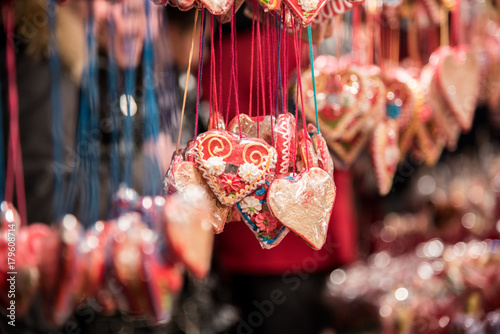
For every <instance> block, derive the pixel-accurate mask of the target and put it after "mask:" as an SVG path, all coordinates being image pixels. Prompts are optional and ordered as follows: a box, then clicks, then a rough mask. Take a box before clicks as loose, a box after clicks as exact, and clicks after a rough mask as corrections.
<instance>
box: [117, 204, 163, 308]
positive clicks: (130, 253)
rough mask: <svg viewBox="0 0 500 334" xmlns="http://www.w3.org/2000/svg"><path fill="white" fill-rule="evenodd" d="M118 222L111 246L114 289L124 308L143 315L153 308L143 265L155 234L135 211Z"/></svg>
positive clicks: (121, 217)
mask: <svg viewBox="0 0 500 334" xmlns="http://www.w3.org/2000/svg"><path fill="white" fill-rule="evenodd" d="M116 224H117V227H118V228H117V230H116V233H114V237H113V238H112V239H111V240H112V242H111V245H110V246H111V247H110V248H111V252H110V254H111V259H110V264H109V265H110V270H109V271H108V282H111V283H112V284H113V285H114V286H113V287H110V291H111V292H112V293H113V297H114V299H115V300H116V303H117V305H118V308H119V309H120V310H121V311H124V312H128V313H131V314H134V315H143V314H144V313H145V312H146V311H147V310H148V309H149V300H148V294H147V285H146V282H145V273H144V268H143V265H142V264H143V262H144V260H145V257H146V255H145V253H146V252H145V250H146V249H148V247H149V248H151V247H152V244H153V240H154V233H153V232H152V231H151V230H150V229H148V228H147V226H146V225H145V224H144V223H143V222H142V221H141V218H140V215H139V214H138V213H135V212H133V213H127V214H124V215H122V216H120V217H119V218H118V219H117V222H116ZM148 245H149V246H148ZM151 251H152V250H151Z"/></svg>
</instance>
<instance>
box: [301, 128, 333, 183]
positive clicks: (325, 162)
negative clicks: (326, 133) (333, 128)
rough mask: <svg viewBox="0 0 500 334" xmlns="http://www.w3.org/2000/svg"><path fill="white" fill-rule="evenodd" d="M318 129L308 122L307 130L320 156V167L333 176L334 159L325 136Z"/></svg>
mask: <svg viewBox="0 0 500 334" xmlns="http://www.w3.org/2000/svg"><path fill="white" fill-rule="evenodd" d="M317 130H318V129H317V128H316V127H315V126H314V125H312V124H307V131H308V132H309V134H312V135H311V142H312V145H313V148H314V151H315V152H316V154H317V156H318V167H319V168H321V169H322V170H324V171H325V172H327V173H328V174H329V175H332V176H333V160H332V156H331V155H330V151H329V150H328V145H327V144H326V140H325V138H323V136H322V135H321V133H318V131H317Z"/></svg>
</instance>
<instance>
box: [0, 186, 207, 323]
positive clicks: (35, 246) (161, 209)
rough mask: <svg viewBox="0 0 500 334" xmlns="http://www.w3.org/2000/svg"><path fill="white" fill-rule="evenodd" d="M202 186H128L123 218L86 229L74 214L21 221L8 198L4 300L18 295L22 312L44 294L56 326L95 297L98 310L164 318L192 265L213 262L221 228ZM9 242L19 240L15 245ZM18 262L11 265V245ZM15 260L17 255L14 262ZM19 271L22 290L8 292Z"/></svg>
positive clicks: (118, 210)
mask: <svg viewBox="0 0 500 334" xmlns="http://www.w3.org/2000/svg"><path fill="white" fill-rule="evenodd" d="M199 194H200V191H199V189H197V188H196V187H195V186H193V187H189V188H187V189H185V190H184V192H183V193H182V194H178V195H172V196H168V197H167V198H166V199H165V198H163V197H160V196H157V197H139V196H137V194H136V193H135V192H134V191H133V190H131V189H126V188H124V189H121V190H120V192H119V194H118V196H117V199H116V201H115V203H114V207H113V211H114V216H115V217H117V218H116V219H112V220H109V221H105V222H104V221H98V222H96V223H95V224H94V225H93V226H92V227H91V228H89V229H88V230H86V231H84V230H83V228H82V226H81V225H80V223H79V222H78V221H77V219H76V218H75V217H74V216H72V215H66V216H65V217H64V218H63V219H62V221H61V223H60V224H58V225H57V226H48V225H45V224H41V223H36V224H32V225H29V226H21V221H20V218H19V215H18V214H17V211H16V209H15V208H14V206H13V205H12V204H9V203H7V202H3V203H2V204H1V216H0V229H1V236H0V259H1V261H0V278H1V281H0V291H1V293H0V305H1V307H2V308H4V309H7V307H8V306H9V305H10V302H11V300H15V306H16V317H18V318H21V317H22V316H23V315H25V314H26V312H27V311H28V310H29V308H30V305H31V304H32V302H33V300H34V299H35V297H36V296H37V295H39V297H40V298H39V299H40V301H41V304H42V309H43V313H44V316H45V319H47V322H48V323H49V325H52V326H61V325H63V324H64V323H65V321H66V320H67V319H68V318H69V317H70V316H71V314H72V313H73V312H74V311H75V310H76V309H78V307H82V306H85V305H86V303H87V302H88V301H89V300H90V299H92V300H93V301H94V302H93V303H89V304H91V305H93V307H94V308H95V310H96V311H97V312H100V313H102V314H114V313H115V312H116V311H121V312H125V313H127V314H129V315H131V316H135V317H140V318H143V319H144V318H145V319H149V320H150V321H151V323H164V322H167V321H168V320H169V319H170V314H171V309H172V305H173V301H174V298H175V295H176V293H177V292H179V291H180V289H181V287H182V284H183V273H184V268H187V269H188V270H189V272H190V273H191V274H192V275H194V276H195V277H197V278H203V277H205V276H206V275H207V273H208V271H209V267H210V260H211V250H212V242H213V233H212V231H211V229H210V226H209V225H207V222H208V221H209V220H208V217H209V214H210V213H209V211H208V210H207V209H206V208H207V206H208V203H207V202H205V200H204V198H203V197H200V195H199ZM9 241H12V242H11V244H9ZM12 243H13V244H14V246H13V247H15V256H14V257H13V258H14V260H15V263H14V264H13V267H10V265H8V261H7V258H8V256H9V251H12V250H11V249H9V247H12ZM9 264H10V262H9ZM11 272H15V273H16V274H15V285H16V288H15V297H14V299H12V298H10V299H9V298H7V297H8V296H9V295H8V291H9V289H10V284H9V281H7V278H8V277H10V275H11V274H10V273H11Z"/></svg>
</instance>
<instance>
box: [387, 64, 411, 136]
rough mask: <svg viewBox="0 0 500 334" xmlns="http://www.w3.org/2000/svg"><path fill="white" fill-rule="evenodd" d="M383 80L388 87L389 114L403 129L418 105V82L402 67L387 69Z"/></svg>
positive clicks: (400, 128)
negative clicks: (416, 92) (415, 90)
mask: <svg viewBox="0 0 500 334" xmlns="http://www.w3.org/2000/svg"><path fill="white" fill-rule="evenodd" d="M382 80H383V82H384V84H385V88H386V106H387V116H388V117H390V118H393V119H395V120H396V122H397V123H398V128H399V130H400V131H402V130H404V129H405V128H406V127H407V126H408V124H409V123H410V120H411V118H412V117H413V113H414V110H415V106H416V97H415V93H414V89H415V88H417V87H418V82H417V80H415V79H414V78H413V77H412V76H411V75H410V74H409V73H408V71H406V70H405V69H403V68H401V67H398V68H393V69H391V70H389V71H386V72H385V73H384V74H383V75H382Z"/></svg>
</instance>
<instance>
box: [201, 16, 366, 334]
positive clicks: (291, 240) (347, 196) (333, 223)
mask: <svg viewBox="0 0 500 334" xmlns="http://www.w3.org/2000/svg"><path fill="white" fill-rule="evenodd" d="M240 12H241V11H240ZM238 14H239V13H237V16H236V24H237V37H236V48H237V64H236V65H237V72H238V85H237V87H238V91H237V96H238V105H239V109H240V112H241V113H248V110H249V104H250V94H249V93H248V92H249V91H250V83H251V81H252V80H253V85H254V86H253V89H254V93H253V94H252V95H253V96H252V98H253V99H252V105H253V106H257V103H258V102H257V97H256V95H257V94H256V93H255V89H256V88H255V87H256V84H255V83H256V82H257V77H256V72H257V71H256V70H255V67H254V73H253V77H252V76H251V70H250V62H251V52H250V48H251V45H252V44H251V43H252V33H251V30H249V29H248V27H251V21H250V22H249V20H248V19H247V18H246V17H244V16H243V15H238ZM229 27H230V25H229V24H226V25H224V27H223V28H224V29H229ZM207 33H209V29H207ZM287 38H289V42H288V45H290V46H291V47H289V48H288V50H289V51H290V52H288V54H287V55H286V56H287V57H288V59H289V60H288V64H289V65H290V66H289V68H287V69H286V70H287V71H288V73H291V72H292V70H293V67H295V58H294V53H293V40H292V39H291V38H290V36H288V37H287ZM215 50H216V51H218V50H219V46H218V45H216V46H215ZM218 62H219V53H218V52H217V53H216V59H215V63H216V64H218ZM208 64H210V61H209V60H205V67H204V68H203V76H202V86H203V90H204V91H205V92H209V89H210V79H211V78H210V67H209V65H208ZM222 64H231V38H230V35H229V33H228V34H225V36H224V38H223V41H222ZM254 66H255V65H254ZM266 66H267V64H266ZM274 70H276V69H274ZM231 71H232V67H231V66H224V67H223V68H222V78H223V80H222V87H221V88H222V89H221V90H222V101H223V104H222V108H221V110H222V111H223V113H224V112H225V111H226V110H227V109H226V107H227V105H226V104H227V101H228V98H229V96H228V94H229V91H230V89H229V83H230V80H229V78H230V75H231ZM216 73H218V68H217V72H216ZM264 80H266V79H264ZM267 85H268V83H267V81H265V87H267ZM234 87H235V86H234V85H233V88H234ZM206 95H208V94H206ZM265 95H266V96H265V100H266V102H265V103H266V105H269V100H268V99H269V98H275V96H270V95H271V94H269V93H268V94H265ZM236 107H237V105H236V102H235V98H234V95H233V96H232V98H231V102H230V105H229V120H230V119H231V118H232V117H234V116H235V115H236ZM261 110H262V105H261ZM334 180H335V183H336V186H337V197H336V202H335V205H334V208H333V211H332V216H331V219H330V225H329V228H328V234H327V239H326V243H325V245H324V246H323V248H322V249H321V250H317V251H316V250H313V249H312V248H310V247H309V246H308V245H306V244H305V243H304V242H303V241H302V240H301V239H300V238H299V237H297V236H295V235H294V234H293V233H289V234H288V235H287V236H286V237H285V239H284V240H283V241H282V242H281V243H280V244H279V245H278V246H277V247H274V248H272V249H270V250H264V249H262V248H261V247H260V245H259V243H258V241H257V240H256V239H255V236H254V234H253V233H252V232H251V231H250V230H249V228H248V227H247V226H246V225H245V224H244V223H242V222H232V223H228V224H226V227H225V229H224V232H223V233H221V234H219V235H216V237H215V248H214V266H215V268H216V270H217V271H218V273H219V274H220V276H221V278H222V281H223V283H224V284H227V286H228V288H229V289H230V292H231V298H230V300H231V302H232V303H233V304H235V305H236V306H237V307H238V308H239V310H240V318H239V321H238V322H237V324H236V325H235V326H234V327H233V328H232V329H231V330H230V331H228V332H227V333H238V334H242V333H245V334H250V333H298V334H300V333H304V334H314V333H330V332H329V331H328V328H331V325H330V324H328V319H327V316H326V312H325V309H324V307H323V305H322V303H321V292H322V289H323V287H324V284H325V282H326V279H327V277H328V275H329V273H330V272H331V271H332V270H333V269H335V268H336V267H338V266H341V265H344V264H347V263H349V262H351V261H352V260H353V259H354V258H355V256H356V254H355V239H356V230H355V216H354V208H353V198H352V195H353V194H352V184H351V178H350V175H349V172H347V171H338V170H336V171H335V172H334Z"/></svg>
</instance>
